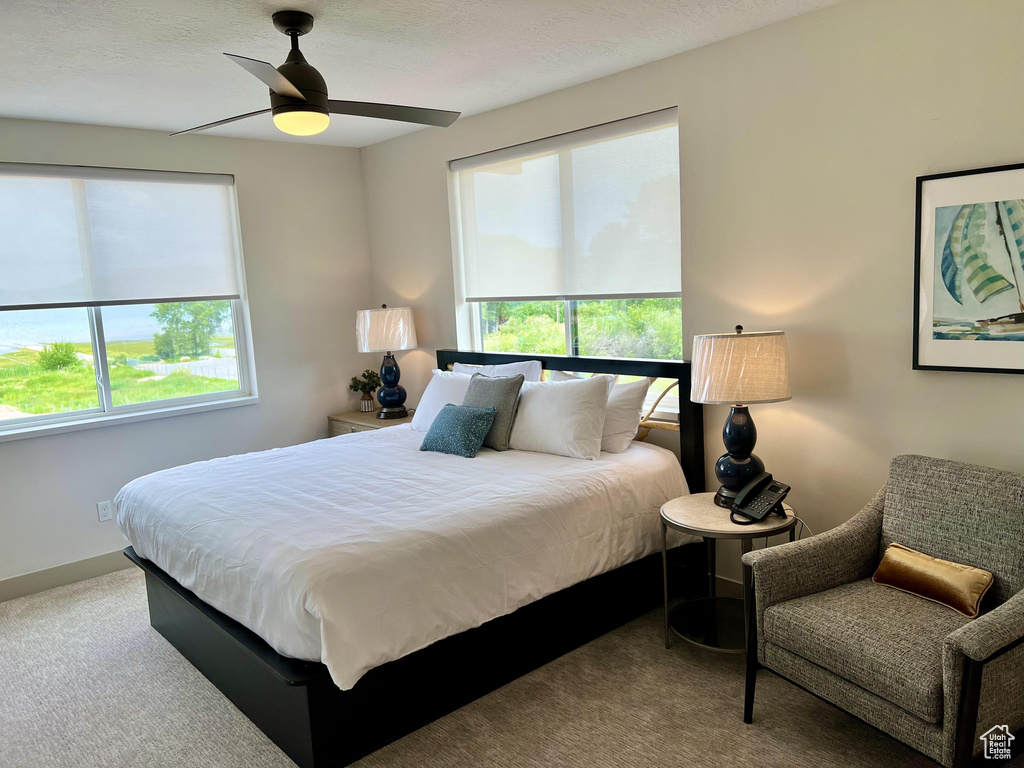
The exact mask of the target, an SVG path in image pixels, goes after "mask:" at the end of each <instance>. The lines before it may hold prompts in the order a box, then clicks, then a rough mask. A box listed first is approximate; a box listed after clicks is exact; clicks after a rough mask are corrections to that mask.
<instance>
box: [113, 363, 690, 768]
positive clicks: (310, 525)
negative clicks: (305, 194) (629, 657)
mask: <svg viewBox="0 0 1024 768" xmlns="http://www.w3.org/2000/svg"><path fill="white" fill-rule="evenodd" d="M521 359H524V358H523V357H522V356H516V355H496V354H485V353H463V352H451V351H440V352H438V367H440V368H445V367H447V366H448V365H449V364H450V363H452V362H455V361H460V362H465V363H502V362H511V361H514V360H521ZM528 359H534V360H536V359H540V360H541V361H542V363H543V364H544V366H545V367H549V368H559V369H561V370H567V371H592V372H609V373H620V374H622V373H626V374H634V375H646V376H669V377H672V378H678V379H684V380H685V379H687V378H688V375H689V371H688V368H689V366H688V364H686V363H669V362H660V361H635V360H630V361H625V360H622V361H620V360H601V359H593V358H563V357H554V356H553V357H538V356H534V355H531V356H529V357H528ZM699 408H700V406H692V407H687V408H685V409H684V411H685V412H684V413H683V414H681V417H680V432H679V435H680V442H681V451H680V455H681V465H682V468H683V470H684V473H685V475H686V482H685V483H684V481H683V478H682V476H681V473H680V468H679V467H680V465H679V464H676V463H675V462H676V458H675V457H674V456H673V455H672V454H670V453H669V452H667V451H665V450H664V449H660V448H656V447H654V446H649V445H644V444H640V443H635V444H634V445H633V446H632V447H630V449H629V450H627V451H626V452H625V453H622V454H617V455H616V454H604V453H602V454H601V460H600V461H596V462H593V461H581V460H578V459H569V458H565V457H557V456H550V455H546V454H536V453H530V452H526V451H507V452H503V453H498V452H495V451H489V450H487V451H482V452H481V453H480V454H479V455H478V456H477V457H476V458H475V459H473V460H464V459H458V458H454V459H453V457H450V456H445V455H441V454H431V453H426V452H421V451H419V450H418V447H419V443H420V441H421V440H422V437H423V435H422V433H417V432H414V431H412V430H411V429H410V428H409V427H408V426H398V427H392V428H389V429H382V430H378V431H375V432H363V433H358V434H355V435H346V436H342V437H338V438H333V439H330V440H322V441H316V442H314V443H307V444H304V445H299V446H293V447H290V448H286V449H278V450H273V451H265V452H260V453H255V454H247V455H244V456H233V457H227V458H223V459H215V460H213V461H209V462H200V463H197V464H192V465H187V466H184V467H177V468H174V469H171V470H166V471H164V472H159V473H155V474H154V475H150V476H147V477H144V478H140V479H139V480H136V481H133V483H130V484H129V485H128V486H126V487H125V488H124V489H122V491H121V493H120V494H118V499H117V506H118V511H119V521H120V522H121V525H122V528H123V529H124V530H125V533H126V534H127V536H128V538H129V540H130V541H131V542H132V547H129V548H128V549H127V550H126V554H127V556H128V557H129V558H130V559H132V560H133V562H135V563H136V564H138V565H139V566H140V567H142V568H143V569H144V570H145V572H146V583H147V592H148V597H149V604H150V618H151V622H152V624H153V626H154V627H155V628H156V629H157V630H158V631H160V632H161V634H163V635H164V636H165V637H166V638H167V639H168V640H169V641H170V642H171V643H172V644H173V645H175V647H177V648H178V650H179V651H181V653H182V654H183V655H185V656H186V658H188V659H189V660H190V661H191V662H192V663H193V664H194V665H195V666H196V667H197V668H198V669H199V670H200V671H202V672H203V673H204V674H205V675H206V676H207V677H208V678H209V679H210V680H211V681H212V682H213V683H214V684H215V685H217V687H218V688H220V690H221V691H222V692H224V693H225V695H227V696H228V697H229V698H230V699H231V700H232V701H233V702H234V703H235V704H236V706H238V707H239V709H241V710H242V711H243V712H244V713H245V714H246V715H248V716H249V717H250V719H252V720H253V721H254V722H255V723H256V725H257V726H259V727H260V728H261V729H262V730H263V731H264V732H265V733H266V734H267V735H268V736H269V737H270V738H271V739H272V740H274V741H275V742H276V743H277V744H278V745H279V746H280V747H281V748H282V749H283V750H284V751H285V752H286V753H287V754H288V755H289V756H290V757H291V758H292V759H293V760H295V761H296V762H297V763H299V764H300V765H302V766H317V767H319V766H325V765H345V764H347V763H349V762H352V761H353V760H356V759H358V758H359V757H361V756H363V755H365V754H367V753H369V752H371V751H373V750H375V749H377V748H378V747H380V746H382V745H383V744H386V743H388V742H389V741H392V740H394V739H396V738H399V737H400V736H402V735H404V734H406V733H409V732H410V731H412V730H414V729H415V728H417V727H419V726H421V725H423V724H425V723H426V722H430V721H431V720H433V719H436V718H437V717H439V716H441V715H443V714H445V713H447V712H450V711H452V710H453V709H456V708H457V707H459V706H462V705H463V704H465V703H467V702H468V701H471V700H472V699H473V698H476V697H478V696H480V695H483V694H484V693H487V692H489V691H491V690H494V689H495V688H497V687H499V686H500V685H503V684H504V683H506V682H508V681H510V680H512V679H514V678H515V677H518V676H519V675H521V674H523V673H525V672H527V671H530V670H532V669H534V668H536V667H537V666H540V665H541V664H543V663H546V662H547V661H549V660H551V659H553V658H556V657H557V656H558V655H561V654H562V653H565V652H566V651H568V650H571V649H572V648H575V647H578V646H579V645H581V644H582V643H585V642H587V641H589V640H590V639H593V638H594V637H597V636H599V635H600V634H603V633H604V632H606V631H608V630H610V629H612V628H614V627H615V626H618V625H620V624H621V623H623V622H624V621H627V620H629V619H631V618H633V617H635V616H636V615H639V614H640V613H642V612H643V611H645V610H649V609H650V608H651V607H653V606H654V605H655V604H656V602H657V599H658V597H659V596H660V594H661V578H660V576H661V574H660V566H661V563H660V554H657V555H655V554H652V553H655V552H658V551H659V549H660V538H659V535H660V534H659V530H660V528H659V526H658V523H657V515H656V510H657V508H658V507H659V506H660V504H661V503H662V502H663V501H665V500H667V499H668V498H672V497H674V496H677V495H680V494H681V493H683V492H685V490H686V485H689V489H690V490H691V491H694V492H696V491H700V490H703V456H702V453H703V452H702V445H701V444H702V441H703V433H702V418H701V412H700V410H699ZM695 458H698V459H699V460H698V461H694V459H695ZM374 463H379V464H380V465H384V466H374ZM676 543H680V542H676ZM673 560H674V561H675V563H676V564H677V567H676V568H675V570H676V572H677V575H678V576H679V578H678V579H677V580H678V581H680V582H682V588H683V589H684V590H685V589H686V587H687V586H689V587H691V588H692V590H693V591H696V590H698V589H699V588H700V587H699V586H698V585H703V584H704V583H705V579H704V578H703V567H704V561H703V548H702V547H701V546H697V545H694V544H687V545H685V546H681V547H678V548H676V549H675V550H673Z"/></svg>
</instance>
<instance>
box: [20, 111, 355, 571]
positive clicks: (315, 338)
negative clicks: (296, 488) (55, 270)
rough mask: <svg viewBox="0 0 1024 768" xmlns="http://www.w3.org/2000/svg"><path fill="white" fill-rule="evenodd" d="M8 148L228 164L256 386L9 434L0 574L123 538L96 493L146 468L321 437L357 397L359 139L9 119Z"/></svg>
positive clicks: (117, 543) (34, 157)
mask: <svg viewBox="0 0 1024 768" xmlns="http://www.w3.org/2000/svg"><path fill="white" fill-rule="evenodd" d="M0 160H3V161H22V162H36V163H71V164H83V165H108V166H123V167H130V168H160V169H169V170H183V171H209V172H219V173H233V174H234V175H235V179H236V186H237V193H238V205H239V215H240V218H241V226H242V246H243V249H244V253H245V269H246V278H247V282H248V291H249V302H250V310H251V315H252V333H253V343H254V347H255V358H256V374H257V379H258V383H259V394H260V399H261V402H260V403H259V404H258V405H253V406H246V407H240V408H232V409H228V410H222V411H215V412H209V413H200V414H193V415H188V416H178V417H174V418H168V419H158V420H153V421H146V422H140V423H135V424H129V425H123V426H111V427H103V428H98V429H89V430H83V431H80V432H73V433H68V434H61V435H52V436H46V437H36V438H32V439H28V440H17V441H13V442H5V443H0V579H3V578H6V577H11V576H15V575H18V574H25V573H28V572H32V571H37V570H40V569H44V568H50V567H52V566H57V565H61V564H64V563H69V562H73V561H78V560H82V559H84V558H89V557H93V556H96V555H100V554H103V553H107V552H111V551H114V550H117V549H120V548H121V547H123V546H125V545H124V539H123V537H122V536H121V533H120V531H119V530H118V529H117V524H116V523H115V522H104V523H100V522H98V520H97V517H96V508H95V503H96V502H97V501H101V500H104V499H111V498H113V496H114V494H115V493H116V492H117V490H118V489H119V488H120V487H121V486H122V485H123V484H124V483H126V482H127V481H129V480H131V479H133V478H135V477H138V476H139V475H143V474H146V473H148V472H153V471H155V470H158V469H162V468H165V467H170V466H174V465H176V464H183V463H187V462H191V461H196V460H199V459H206V458H210V457H213V456H223V455H227V454H233V453H242V452H245V451H253V450H259V449H264V448H271V447H274V446H282V445H289V444H292V443H298V442H302V441H306V440H311V439H314V438H317V437H326V436H327V415H328V414H329V413H332V412H336V411H338V410H344V409H346V408H349V407H355V403H356V398H355V397H353V396H352V395H351V393H349V392H348V391H347V389H346V386H345V385H346V383H347V381H348V377H350V376H351V375H352V374H353V372H356V371H360V370H362V369H363V368H365V367H366V366H367V358H366V357H365V356H361V355H358V354H357V353H356V351H355V338H354V334H353V332H352V323H353V318H354V312H355V310H356V309H358V308H361V307H363V306H365V301H366V298H367V296H368V294H369V285H370V276H369V259H368V254H367V243H366V230H365V211H364V208H363V195H362V181H361V171H360V163H359V153H358V150H354V149H339V148H330V147H317V146H310V145H303V144H292V143H283V142H263V141H247V140H241V139H223V138H213V137H204V136H185V137H178V138H174V139H171V138H169V137H168V136H166V135H164V134H160V133H155V132H152V131H137V130H128V129H117V128H99V127H89V126H82V125H70V124H62V123H42V122H31V121H22V120H0ZM0 279H2V276H0Z"/></svg>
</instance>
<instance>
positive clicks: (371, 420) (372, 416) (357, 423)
mask: <svg viewBox="0 0 1024 768" xmlns="http://www.w3.org/2000/svg"><path fill="white" fill-rule="evenodd" d="M412 415H413V409H412V408H410V409H409V415H408V416H406V417H405V418H404V419H378V418H377V411H371V412H370V413H363V412H362V411H352V412H350V413H336V414H335V415H334V416H328V417H327V436H328V437H337V436H338V435H351V434H352V433H353V432H366V431H368V430H371V429H380V428H381V427H393V426H395V425H396V424H408V423H409V422H410V421H412Z"/></svg>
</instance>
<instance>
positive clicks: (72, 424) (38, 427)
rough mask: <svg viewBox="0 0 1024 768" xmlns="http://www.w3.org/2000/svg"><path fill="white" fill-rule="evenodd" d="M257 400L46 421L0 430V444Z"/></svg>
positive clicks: (248, 397) (244, 398)
mask: <svg viewBox="0 0 1024 768" xmlns="http://www.w3.org/2000/svg"><path fill="white" fill-rule="evenodd" d="M259 401H260V399H259V397H258V396H256V395H241V396H239V397H233V398H230V399H226V400H216V401H213V402H205V403H187V404H184V405H172V406H168V407H164V408H159V407H157V408H150V409H148V410H145V411H129V412H127V413H104V414H100V415H97V416H88V417H83V418H80V419H73V420H68V421H59V422H49V423H45V424H26V425H25V426H24V427H21V428H17V429H11V430H5V431H0V443H6V442H8V441H11V440H25V439H28V438H30V437H43V436H45V435H58V434H61V433H63V432H78V431H79V430H82V429H96V428H97V427H112V426H115V425H118V424H131V423H133V422H136V421H149V420H150V419H166V418H169V417H171V416H184V415H186V414H190V413H203V412H205V411H219V410H221V409H223V408H238V407H240V406H243V405H256V404H257V403H259Z"/></svg>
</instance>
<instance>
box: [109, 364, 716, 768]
mask: <svg viewBox="0 0 1024 768" xmlns="http://www.w3.org/2000/svg"><path fill="white" fill-rule="evenodd" d="M522 360H540V361H541V363H542V364H543V365H544V367H545V368H551V369H557V370H565V371H577V372H591V373H614V374H620V375H631V376H657V377H664V378H673V379H679V380H680V381H681V382H682V383H683V386H681V389H682V390H683V391H685V390H686V388H687V387H688V382H689V378H690V364H689V363H683V362H669V361H661V360H620V359H608V358H585V357H564V356H559V355H548V356H542V355H515V354H498V353H484V352H456V351H454V350H439V351H438V352H437V364H438V367H439V368H441V369H444V368H446V367H447V366H448V365H449V364H452V363H455V362H463V363H477V364H490V363H508V362H518V361H522ZM679 420H680V432H679V436H680V463H681V464H682V468H683V472H684V473H685V475H686V480H687V483H688V484H689V488H690V491H691V492H692V493H698V492H701V491H703V490H704V437H703V435H704V423H703V412H702V408H701V406H700V405H696V404H692V403H689V402H683V401H681V402H680V414H679ZM670 554H671V558H670V577H671V582H672V585H673V591H674V592H675V593H676V594H679V595H681V596H685V597H688V598H692V597H698V596H703V594H704V592H706V590H707V576H706V573H707V571H706V567H707V560H706V555H705V550H704V547H703V545H700V544H687V545H684V546H682V547H679V548H678V549H676V550H673V551H672V552H671V553H670ZM125 555H126V556H127V557H128V559H130V560H131V561H132V562H133V563H135V564H136V565H138V566H139V567H140V568H142V569H143V571H145V574H146V592H147V595H148V598H149V616H150V623H151V624H152V625H153V627H154V628H155V629H156V630H157V631H158V632H159V633H160V634H162V635H163V636H164V637H165V638H166V639H167V640H168V641H169V642H170V643H171V644H172V645H173V646H174V647H175V648H177V649H178V651H180V652H181V654H182V655H183V656H184V657H185V658H187V659H188V660H189V661H190V662H192V664H193V665H194V666H195V667H196V668H197V669H198V670H199V671H200V672H202V673H203V674H204V675H205V676H206V677H207V678H208V679H209V680H210V682H212V683H213V684H214V685H215V686H217V688H219V689H220V691H221V692H222V693H223V694H224V695H225V696H227V697H228V698H229V699H230V700H231V701H232V703H234V704H235V706H237V707H238V708H239V709H240V710H241V711H242V712H243V713H245V715H246V716H248V717H249V719H250V720H252V721H253V723H255V724H256V726H257V727H259V728H260V730H262V731H263V732H264V733H265V734H266V735H267V736H268V737H269V738H270V739H271V740H272V741H273V742H274V743H275V744H277V745H278V746H279V747H280V748H281V749H282V750H284V752H285V753H286V754H287V755H288V756H289V757H290V758H291V759H292V760H294V761H295V762H296V763H298V764H299V765H300V766H302V768H324V766H342V765H348V764H349V763H351V762H354V761H355V760H358V759H359V758H361V757H363V756H365V755H367V754H369V753H371V752H373V751H375V750H377V749H379V748H380V747H382V746H384V745H385V744H388V743H390V742H392V741H394V740H396V739H398V738H401V737H402V736H405V735H406V734H408V733H411V732H412V731H414V730H416V729H417V728H420V727H421V726H423V725H426V724H427V723H430V722H432V721H434V720H436V719H438V718H439V717H442V716H443V715H445V714H448V713H449V712H452V711H454V710H456V709H458V708H459V707H461V706H463V705H465V704H468V703H469V702H471V701H473V700H474V699H476V698H479V697H480V696H483V695H484V694H487V693H489V692H491V691H493V690H496V689H497V688H500V687H501V686H503V685H505V684H506V683H509V682H511V681H512V680H515V679H516V678H517V677H520V676H522V675H524V674H526V673H527V672H530V671H532V670H534V669H537V668H538V667H540V666H542V665H544V664H546V663H548V662H549V661H552V660H554V659H556V658H558V657H559V656H561V655H563V654H565V653H568V652H569V651H571V650H573V649H575V648H578V647H579V646H581V645H583V644H585V643H587V642H590V641H591V640H593V639H595V638H597V637H600V636H601V635H603V634H605V633H607V632H609V631H611V630H612V629H615V628H616V627H619V626H621V625H622V624H624V623H626V622H627V621H630V620H632V619H634V618H636V617H637V616H640V615H642V614H643V613H645V612H647V611H649V610H651V609H653V608H654V607H656V606H657V605H658V604H660V602H661V600H662V581H661V559H660V553H655V554H652V555H650V556H648V557H645V558H643V559H642V560H638V561H636V562H633V563H630V564H628V565H625V566H623V567H621V568H617V569H615V570H614V571H610V572H608V573H604V574H602V575H600V576H595V577H594V578H591V579H588V580H586V581H584V582H581V583H579V584H576V585H575V586H572V587H570V588H568V589H565V590H562V591H561V592H556V593H555V594H552V595H548V596H547V597H544V598H542V599H540V600H537V601H536V602H534V603H531V604H529V605H526V606H524V607H522V608H520V609H519V610H517V611H515V612H513V613H511V614H508V615H506V616H501V617H499V618H496V619H493V620H491V621H488V622H486V623H485V624H483V625H481V626H479V627H476V628H475V629H470V630H467V631H465V632H461V633H459V634H457V635H453V636H451V637H448V638H445V639H444V640H440V641H438V642H436V643H434V644H433V645H430V646H428V647H427V648H424V649H422V650H419V651H416V652H415V653H412V654H409V655H408V656H405V657H403V658H401V659H397V660H395V661H391V662H388V663H387V664H383V665H381V666H379V667H377V668H375V669H372V670H370V671H369V672H367V673H366V675H364V676H363V677H362V678H361V679H360V680H359V682H358V683H356V685H355V686H354V687H353V688H352V689H351V690H349V691H342V690H340V689H339V688H338V687H337V686H335V685H334V683H333V681H332V680H331V677H330V675H329V674H328V672H327V668H326V667H325V666H324V665H323V664H321V663H319V662H307V661H300V660H297V659H292V658H288V657H285V656H282V655H280V654H279V653H277V652H276V651H274V649H273V648H271V647H270V646H269V645H267V643H266V642H264V641H263V640H262V639H261V638H260V637H258V636H257V635H256V634H255V633H253V632H251V631H250V630H248V629H246V628H245V627H244V626H242V625H241V624H239V623H238V622H236V621H233V620H232V619H230V618H228V617H227V616H225V615H224V614H222V613H220V612H219V611H217V610H215V609H214V608H212V607H211V606H209V605H207V604H206V603H204V602H203V601H202V600H200V599H199V598H198V597H196V595H194V594H193V593H192V592H190V591H189V590H187V589H185V588H184V587H182V586H181V585H180V584H178V583H177V582H176V581H175V580H174V579H172V578H171V577H170V576H168V575H167V574H166V573H165V572H164V571H162V570H161V569H160V568H158V567H157V566H156V565H154V564H153V563H152V562H150V561H149V560H145V559H143V558H141V557H139V556H138V554H136V552H135V551H134V550H133V549H132V548H131V547H129V548H128V549H126V550H125ZM654 641H655V639H652V642H654Z"/></svg>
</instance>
